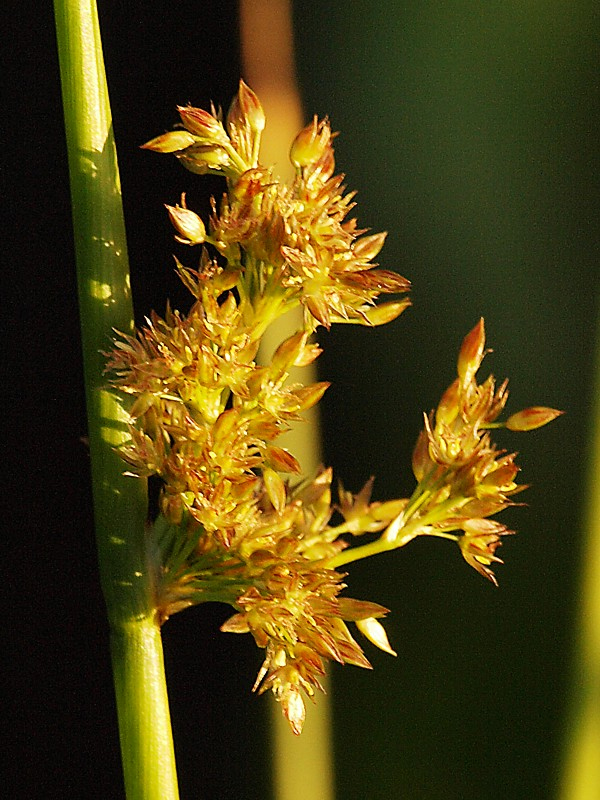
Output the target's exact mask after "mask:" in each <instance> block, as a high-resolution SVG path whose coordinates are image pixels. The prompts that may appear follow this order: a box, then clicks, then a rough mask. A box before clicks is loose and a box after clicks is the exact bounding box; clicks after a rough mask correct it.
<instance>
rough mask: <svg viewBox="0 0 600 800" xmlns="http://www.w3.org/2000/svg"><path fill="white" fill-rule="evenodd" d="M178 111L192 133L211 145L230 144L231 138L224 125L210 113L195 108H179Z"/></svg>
mask: <svg viewBox="0 0 600 800" xmlns="http://www.w3.org/2000/svg"><path fill="white" fill-rule="evenodd" d="M177 111H179V116H180V117H181V121H182V122H183V124H184V125H185V127H186V128H187V130H188V131H189V132H190V133H193V134H195V135H196V136H199V137H200V138H201V139H203V140H204V141H206V142H208V143H210V144H224V145H227V144H229V137H228V136H227V134H226V133H225V128H224V127H223V125H222V123H221V122H219V120H218V119H217V118H216V117H214V116H213V115H212V114H209V112H208V111H204V109H202V108H194V107H193V106H177Z"/></svg>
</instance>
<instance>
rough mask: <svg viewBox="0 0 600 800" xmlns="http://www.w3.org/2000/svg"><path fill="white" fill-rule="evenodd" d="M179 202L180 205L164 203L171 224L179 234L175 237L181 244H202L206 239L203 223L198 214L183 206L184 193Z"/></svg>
mask: <svg viewBox="0 0 600 800" xmlns="http://www.w3.org/2000/svg"><path fill="white" fill-rule="evenodd" d="M181 202H182V205H181V206H168V205H165V208H166V209H167V211H168V212H169V219H170V220H171V224H172V225H173V227H174V228H175V230H176V231H177V233H178V234H179V236H176V237H175V238H176V239H177V241H178V242H181V243H182V244H190V245H193V244H202V242H203V241H204V240H205V239H206V228H205V227H204V223H203V222H202V220H201V219H200V217H199V216H198V214H196V213H195V212H194V211H190V209H189V208H186V207H185V195H182V197H181Z"/></svg>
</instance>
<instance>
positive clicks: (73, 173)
mask: <svg viewBox="0 0 600 800" xmlns="http://www.w3.org/2000/svg"><path fill="white" fill-rule="evenodd" d="M54 12H55V19H56V31H57V40H58V53H59V61H60V73H61V84H62V92H63V105H64V116H65V128H66V135H67V148H68V155H69V172H70V178H71V198H72V210H73V228H74V235H75V249H76V260H77V273H78V291H79V303H80V315H81V331H82V345H83V357H84V377H85V385H86V400H87V410H88V426H89V444H90V456H91V465H92V484H93V497H94V516H95V525H96V537H97V545H98V558H99V568H100V577H101V581H102V588H103V591H104V596H105V599H106V605H107V610H108V618H109V623H110V627H111V641H112V658H113V668H114V679H115V689H116V695H117V711H118V716H119V727H120V737H121V750H122V755H123V767H124V774H125V786H126V791H127V798H128V800H176V798H177V797H178V791H177V780H176V775H175V766H174V756H173V744H172V739H171V732H170V723H169V709H168V703H167V694H166V688H165V678H164V669H163V666H162V647H161V641H160V629H159V627H158V624H157V622H156V616H155V612H154V601H153V596H154V593H153V576H152V571H151V570H150V569H149V568H148V564H147V558H146V543H145V520H146V514H147V496H146V485H145V482H144V481H142V480H134V479H131V478H126V477H124V476H123V464H122V461H121V460H120V458H119V457H118V456H117V454H116V453H115V451H114V448H115V446H116V445H118V444H119V443H121V442H123V441H124V440H125V439H126V438H127V435H128V434H127V426H126V422H127V413H126V410H125V409H124V407H123V405H122V402H121V398H120V397H119V396H118V395H117V394H116V393H115V392H113V391H110V390H109V389H108V388H107V386H106V379H105V378H104V376H103V368H104V358H103V356H102V351H103V350H106V349H107V348H108V347H109V346H110V337H111V335H112V330H113V328H117V329H118V330H121V331H124V332H131V331H132V330H133V308H132V302H131V293H130V285H129V265H128V260H127V246H126V241H125V225H124V220H123V209H122V203H121V189H120V182H119V174H118V166H117V158H116V149H115V143H114V136H113V130H112V121H111V114H110V106H109V100H108V90H107V86H106V77H105V74H104V63H103V58H102V46H101V41H100V32H99V25H98V14H97V9H96V3H95V0H55V3H54Z"/></svg>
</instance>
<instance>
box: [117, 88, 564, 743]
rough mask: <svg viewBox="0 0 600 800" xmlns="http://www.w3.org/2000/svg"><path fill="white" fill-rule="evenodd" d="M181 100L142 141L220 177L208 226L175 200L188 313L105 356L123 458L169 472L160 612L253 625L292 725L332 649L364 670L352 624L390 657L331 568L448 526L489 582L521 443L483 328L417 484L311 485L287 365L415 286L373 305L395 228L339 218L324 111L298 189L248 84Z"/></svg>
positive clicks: (305, 400)
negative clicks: (192, 254)
mask: <svg viewBox="0 0 600 800" xmlns="http://www.w3.org/2000/svg"><path fill="white" fill-rule="evenodd" d="M179 114H180V117H181V121H182V124H183V128H182V129H178V130H176V131H173V132H171V133H166V134H164V135H162V136H159V137H157V138H155V139H153V140H151V141H150V142H148V143H147V144H146V145H144V147H145V148H146V149H150V150H154V151H158V152H164V153H173V154H174V155H175V156H176V157H177V158H178V159H179V161H181V163H182V164H183V165H184V166H185V167H187V168H188V169H190V170H192V171H193V172H196V173H199V174H203V173H207V172H210V173H217V174H222V175H223V176H224V177H225V179H226V185H227V191H226V193H225V195H224V197H223V198H222V200H221V202H220V203H219V204H218V205H217V203H216V202H214V201H213V213H212V214H211V216H210V219H209V220H208V224H205V222H204V221H203V220H202V219H201V218H200V216H199V215H197V214H196V213H195V212H194V211H192V210H191V209H188V208H187V206H186V202H185V197H182V199H181V202H180V203H179V204H177V205H175V206H167V211H168V214H169V217H170V219H171V222H172V223H173V226H174V228H175V230H176V239H177V240H178V241H179V242H181V243H184V244H188V245H201V247H202V250H201V255H200V258H199V262H198V265H197V268H195V269H192V268H189V267H186V266H184V265H182V264H181V263H179V262H177V269H178V272H179V275H180V277H181V279H182V281H183V283H184V284H185V286H186V287H187V288H188V289H189V291H190V292H191V294H192V296H193V298H194V302H193V305H192V307H191V309H190V311H189V312H188V313H187V314H186V315H183V314H181V313H179V312H178V311H173V310H171V309H170V308H167V312H166V314H165V317H164V319H162V318H160V317H159V316H158V315H156V314H154V313H153V314H152V315H151V316H150V318H149V319H148V320H147V324H146V326H145V327H144V328H143V329H142V330H140V331H139V332H138V334H137V336H135V337H133V336H126V335H121V336H120V337H119V338H118V340H117V341H116V342H115V347H114V350H113V351H112V353H111V355H110V360H109V363H108V367H107V369H108V370H109V372H110V374H111V380H112V382H113V384H114V385H115V386H117V387H119V388H120V389H121V390H122V391H123V392H125V393H128V394H129V395H131V396H132V405H131V409H130V416H131V425H130V434H131V435H130V439H129V442H128V443H127V444H126V445H125V446H124V447H123V448H122V449H121V455H122V457H123V459H124V460H125V461H126V462H127V463H128V465H129V469H130V473H131V474H133V475H138V476H152V475H154V476H158V477H159V478H160V481H161V490H160V514H159V516H158V518H157V519H156V520H155V521H154V524H153V528H152V531H153V541H152V545H151V550H152V559H153V561H154V565H155V572H156V596H157V614H158V616H159V618H160V619H161V620H165V619H167V618H168V616H169V615H170V614H172V613H175V612H176V611H179V610H181V609H182V608H185V607H186V606H189V605H192V604H194V603H200V602H203V601H206V600H221V601H223V602H227V603H229V604H230V605H231V606H233V608H234V610H235V614H234V615H233V616H232V617H231V618H230V619H229V620H228V621H227V622H226V623H225V624H224V625H223V628H222V629H223V630H224V631H229V632H236V633H241V632H250V633H251V634H252V636H253V637H254V639H255V641H256V643H257V645H258V646H259V647H260V648H262V649H264V651H265V659H264V663H263V666H262V668H261V670H260V672H259V676H258V679H257V681H256V684H255V689H259V690H260V691H265V690H267V689H270V690H272V691H273V693H274V694H275V696H276V697H277V699H278V700H279V701H280V702H281V705H282V709H283V712H284V714H285V716H286V717H287V719H288V720H289V722H290V725H291V727H292V730H293V731H294V732H295V733H299V732H300V731H301V729H302V723H303V720H304V701H303V696H308V697H312V696H313V695H314V692H315V689H320V688H321V683H320V678H321V677H322V675H323V674H324V669H325V667H324V664H325V662H326V661H327V660H334V661H338V662H340V663H349V664H355V665H358V666H362V667H369V666H370V664H369V662H368V661H367V659H366V657H365V655H364V653H363V652H362V649H361V648H360V646H359V645H358V644H357V642H356V641H355V640H354V638H353V637H352V635H351V633H350V630H349V628H348V626H347V624H346V623H348V622H352V623H355V624H356V626H357V627H358V629H359V630H360V631H361V632H362V633H363V634H364V635H365V636H366V637H367V638H368V639H370V640H371V641H372V642H373V643H374V644H376V645H377V646H378V647H380V648H381V649H383V650H385V651H387V652H390V653H393V650H392V649H391V647H390V645H389V642H388V640H387V637H386V635H385V632H384V629H383V627H382V626H381V624H380V622H379V621H378V620H379V618H381V617H383V616H384V615H385V614H386V613H387V609H385V608H383V607H382V606H379V605H377V604H376V603H370V602H366V601H360V600H354V599H351V598H348V597H345V596H343V595H341V592H342V591H343V589H345V584H344V583H343V579H344V577H345V575H344V574H343V573H340V572H338V571H337V569H336V568H337V567H339V566H341V565H342V564H345V563H349V562H350V561H353V560H356V559H357V558H362V557H364V556H367V555H370V554H372V553H375V552H381V551H383V550H389V549H395V548H397V547H400V546H402V545H403V544H405V543H406V542H407V541H409V540H411V539H413V538H415V537H416V536H418V535H437V536H442V537H443V538H452V539H454V540H456V541H458V543H459V545H460V547H461V550H462V553H463V555H464V557H465V559H466V560H467V561H468V562H469V563H470V564H471V565H473V566H474V567H475V568H476V569H477V570H478V571H480V572H482V573H483V574H484V575H486V576H487V577H489V578H492V579H493V574H492V572H491V569H490V568H489V565H490V564H491V563H492V562H494V561H498V559H497V557H496V556H495V549H496V547H497V545H498V543H499V541H500V536H501V535H502V534H503V533H506V532H507V531H506V529H505V528H504V526H502V525H500V524H499V523H496V522H494V521H491V520H489V519H488V517H490V516H491V515H493V514H495V513H496V512H497V511H500V510H501V509H502V508H504V507H506V506H507V505H509V504H510V503H511V501H510V499H509V498H510V497H511V496H512V495H513V494H514V493H515V492H516V491H518V488H519V487H517V485H516V484H515V478H516V474H517V467H516V465H515V463H514V454H510V455H507V454H506V453H504V452H502V451H498V450H496V449H495V447H494V445H493V444H492V443H491V440H490V434H489V428H490V427H493V426H496V425H498V423H496V419H497V417H498V416H499V414H500V412H501V411H502V409H503V407H504V404H505V402H506V397H507V392H506V384H502V386H501V387H500V388H499V389H498V390H496V389H495V387H494V381H493V379H492V378H489V379H488V380H487V381H485V382H484V383H483V384H482V385H478V384H477V382H476V379H475V374H476V372H477V370H478V368H479V366H480V363H481V359H482V358H483V354H484V333H483V322H481V323H479V325H478V326H476V328H475V329H474V330H473V331H472V332H471V334H469V336H467V338H466V339H465V342H464V344H463V346H462V349H461V351H460V356H459V362H458V378H457V380H456V381H455V382H454V383H453V384H452V386H450V388H449V389H448V390H447V391H446V393H445V394H444V396H443V398H442V400H441V402H440V404H439V406H438V409H437V411H436V412H435V414H432V415H430V416H428V417H426V418H425V429H424V431H423V433H422V434H421V436H420V438H419V441H418V443H417V446H416V448H415V454H414V458H413V470H414V473H415V476H416V478H417V482H418V484H417V488H416V489H415V492H414V493H413V496H412V497H411V498H408V499H400V500H395V501H390V502H386V503H378V502H372V501H371V489H372V481H369V482H368V483H367V485H366V486H365V487H364V489H363V490H362V491H361V492H359V493H358V494H357V495H352V494H351V493H350V492H347V491H346V490H344V489H343V488H340V490H339V498H338V503H337V504H335V503H334V502H333V501H332V493H331V483H332V473H331V470H329V469H322V470H321V471H320V472H319V473H318V474H317V476H316V477H314V478H313V479H308V480H306V479H305V480H302V479H301V477H300V476H299V475H298V473H299V470H300V468H299V465H298V462H297V460H296V459H295V457H294V456H293V454H291V453H290V452H288V451H287V450H285V449H284V448H282V447H281V446H280V445H278V444H277V440H278V438H279V436H280V435H281V434H282V433H283V432H285V431H286V430H287V429H288V428H289V425H290V423H291V422H293V421H295V420H298V419H301V418H302V413H303V412H305V411H306V410H307V409H309V408H311V407H312V406H314V405H315V404H316V403H317V402H318V401H319V400H320V398H321V397H322V395H323V393H324V392H325V390H326V389H327V386H328V384H327V383H326V382H318V383H315V384H312V385H308V386H303V385H300V384H290V382H289V374H290V370H291V368H292V367H297V366H305V365H308V364H310V363H312V362H313V361H314V360H315V359H316V358H317V357H318V355H319V353H320V352H321V351H320V348H319V347H318V345H317V344H316V343H315V342H314V341H312V339H311V335H312V334H313V333H314V331H315V330H316V328H317V327H318V326H319V325H322V326H324V327H326V328H328V327H329V326H330V325H331V324H332V323H335V322H345V323H356V324H362V325H379V324H383V323H386V322H389V321H391V320H392V319H394V318H396V317H397V316H398V315H399V314H400V313H402V311H403V310H404V309H405V308H406V307H407V306H408V305H409V301H408V299H407V298H406V297H401V298H400V299H393V300H388V301H386V302H380V303H377V302H376V301H377V300H378V298H379V296H380V295H383V294H400V295H404V294H405V293H406V291H407V290H408V288H409V283H408V281H407V280H406V279H405V278H403V277H401V276H400V275H398V274H397V273H395V272H390V271H386V270H381V269H378V268H377V265H376V264H375V263H374V262H373V259H374V258H375V257H376V256H377V255H378V253H379V251H380V249H381V247H382V246H383V243H384V239H385V235H384V234H369V233H367V232H366V231H365V230H361V229H359V228H358V227H357V223H356V220H354V219H353V218H350V219H349V218H348V214H349V212H350V211H351V209H352V207H353V194H351V193H350V194H348V193H346V192H345V187H344V186H343V177H342V176H335V175H334V167H335V161H334V151H333V146H332V140H333V135H332V133H331V130H330V127H329V124H328V122H327V121H326V120H322V121H318V120H317V119H315V120H313V122H311V123H310V124H309V125H307V127H306V128H304V129H303V130H302V131H301V132H300V133H299V134H298V136H297V137H296V139H295V140H294V142H293V144H292V147H291V151H290V159H291V162H292V164H293V166H294V168H295V178H294V179H293V181H292V182H291V183H290V184H289V185H288V184H283V183H281V182H279V181H277V180H276V179H275V178H274V177H273V174H272V173H271V171H270V170H268V169H266V168H264V167H263V166H261V165H260V163H259V160H258V157H259V148H260V136H261V132H262V130H263V128H264V124H265V117H264V113H263V110H262V107H261V105H260V103H259V101H258V98H257V97H256V95H255V94H254V93H253V92H252V91H251V90H250V89H249V88H248V87H247V86H246V85H245V84H244V83H243V82H242V83H241V84H240V89H239V92H238V95H237V97H236V99H235V100H234V102H233V104H232V106H231V109H230V110H229V113H228V114H227V116H226V118H225V119H223V117H222V115H221V114H220V113H217V112H216V111H215V110H214V109H211V111H210V112H207V111H204V110H202V109H198V108H193V107H181V108H179ZM209 248H210V249H209ZM297 306H301V307H302V309H303V326H302V328H301V330H299V331H297V332H296V333H295V334H294V335H292V336H290V337H289V338H288V339H286V340H285V341H284V342H282V343H281V344H280V345H279V347H278V348H277V350H276V352H275V354H274V355H273V357H272V359H271V360H270V362H269V363H267V364H261V363H259V361H258V360H257V353H258V348H259V344H260V341H261V338H262V336H263V334H264V332H265V330H266V329H267V327H268V326H269V325H270V324H271V323H272V322H273V321H274V320H276V319H277V318H278V317H279V316H281V315H282V314H284V313H286V312H287V311H288V310H289V309H291V308H294V307H297ZM557 413H558V412H555V411H552V410H549V409H544V408H537V409H528V410H526V411H525V412H521V413H520V414H517V415H513V417H510V418H509V420H508V422H507V423H506V424H507V427H509V428H510V427H512V429H515V430H519V429H527V428H531V427H538V426H539V425H542V424H545V423H546V422H548V421H549V420H550V419H551V418H553V417H554V416H556V415H557ZM296 476H297V477H296ZM334 515H335V516H334ZM369 533H370V534H378V538H375V539H374V540H372V541H370V542H368V543H367V544H362V545H360V544H359V545H358V546H354V547H350V546H349V540H348V538H347V537H348V536H349V539H350V541H352V540H353V538H354V537H357V536H362V535H364V534H369Z"/></svg>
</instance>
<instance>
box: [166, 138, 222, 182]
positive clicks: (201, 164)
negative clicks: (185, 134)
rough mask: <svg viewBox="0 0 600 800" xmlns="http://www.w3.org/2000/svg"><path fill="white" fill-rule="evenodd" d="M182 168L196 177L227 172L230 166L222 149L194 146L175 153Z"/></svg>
mask: <svg viewBox="0 0 600 800" xmlns="http://www.w3.org/2000/svg"><path fill="white" fill-rule="evenodd" d="M177 158H178V159H179V161H181V163H182V164H183V166H184V167H185V168H186V169H188V170H189V171H190V172H194V173H195V174H196V175H206V173H207V172H227V169H228V167H230V166H231V162H230V159H229V156H228V155H227V153H226V152H225V150H223V148H222V147H219V146H218V145H212V144H195V145H194V146H193V147H188V148H187V149H186V150H182V151H181V153H177Z"/></svg>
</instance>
